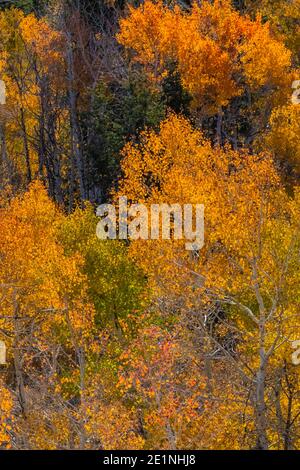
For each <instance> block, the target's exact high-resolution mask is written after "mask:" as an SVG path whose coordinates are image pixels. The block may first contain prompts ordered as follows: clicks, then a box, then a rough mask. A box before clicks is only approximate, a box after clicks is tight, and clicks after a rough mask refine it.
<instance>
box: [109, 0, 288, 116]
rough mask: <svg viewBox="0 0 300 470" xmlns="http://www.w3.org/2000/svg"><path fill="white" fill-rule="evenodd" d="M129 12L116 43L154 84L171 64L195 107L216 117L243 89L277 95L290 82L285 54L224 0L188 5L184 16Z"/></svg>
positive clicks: (156, 10)
mask: <svg viewBox="0 0 300 470" xmlns="http://www.w3.org/2000/svg"><path fill="white" fill-rule="evenodd" d="M129 12H130V14H129V16H128V17H127V18H125V19H124V20H122V21H121V31H120V33H119V34H118V40H119V42H120V43H121V44H123V45H124V46H125V47H126V48H130V49H132V50H133V51H134V52H135V54H136V56H135V60H137V61H139V62H140V63H142V64H143V65H144V66H145V67H146V69H148V71H149V74H150V77H151V78H152V79H153V80H154V81H156V82H157V81H158V82H159V81H161V80H162V78H163V77H164V76H165V75H166V73H167V65H168V63H169V62H172V61H173V62H175V63H176V64H177V68H178V71H179V73H180V76H181V80H182V84H183V86H184V87H185V88H186V89H187V90H188V91H189V92H190V93H191V95H192V97H193V101H194V106H195V107H197V108H205V109H207V110H208V111H209V110H210V111H211V112H216V111H217V110H218V109H219V108H220V107H222V106H226V105H227V104H228V102H229V101H230V100H231V99H232V98H233V97H235V96H238V95H240V94H241V93H243V92H244V91H245V89H248V90H251V91H255V90H257V89H258V88H260V87H270V89H275V90H276V89H277V87H281V88H282V87H283V88H284V87H286V85H287V83H288V84H289V83H290V80H288V72H289V67H290V65H291V62H290V57H291V53H290V52H289V50H288V49H286V48H285V47H284V45H283V44H282V43H281V42H280V41H279V40H278V39H276V38H275V37H273V36H272V33H271V32H270V29H269V25H268V24H262V23H261V18H260V17H258V18H257V19H256V20H255V21H251V20H250V18H248V17H246V16H241V15H240V14H239V13H238V12H236V11H235V10H234V9H233V8H232V6H231V2H229V1H224V0H223V1H215V2H213V3H211V2H208V1H205V2H203V3H202V4H201V6H199V5H197V4H196V3H193V5H192V8H191V10H190V11H188V12H184V11H183V10H181V9H180V7H178V6H176V5H175V6H174V8H168V7H165V6H164V5H163V3H162V2H159V1H158V2H152V1H150V0H147V1H146V2H145V3H144V4H143V5H141V6H140V7H139V8H137V9H134V8H133V7H129ZM265 50H268V54H265V53H264V51H265ZM281 91H283V90H281Z"/></svg>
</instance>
